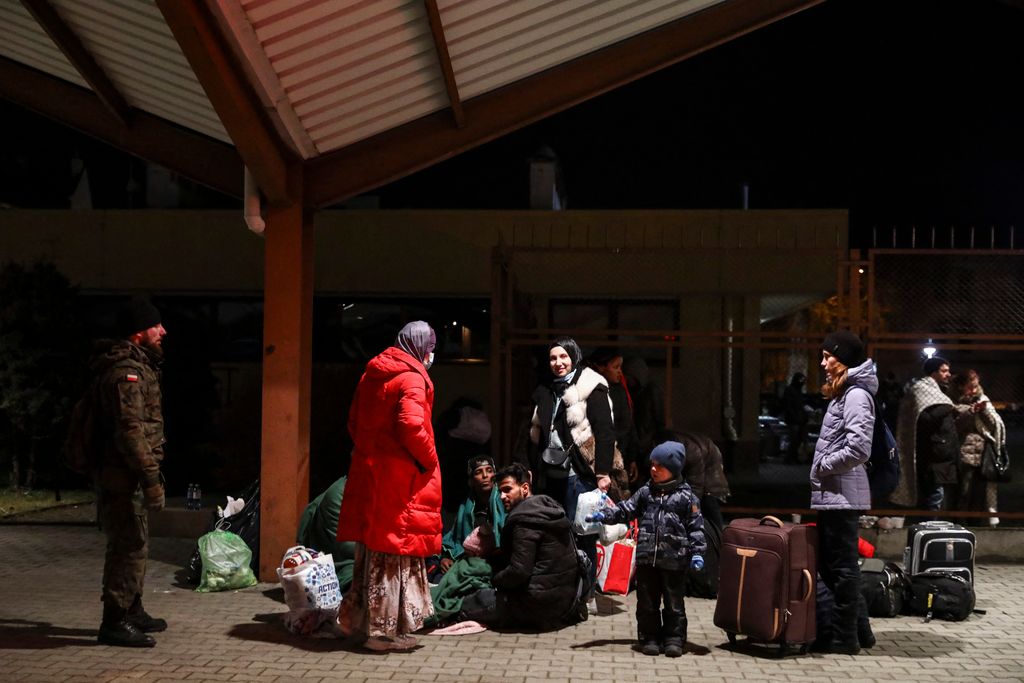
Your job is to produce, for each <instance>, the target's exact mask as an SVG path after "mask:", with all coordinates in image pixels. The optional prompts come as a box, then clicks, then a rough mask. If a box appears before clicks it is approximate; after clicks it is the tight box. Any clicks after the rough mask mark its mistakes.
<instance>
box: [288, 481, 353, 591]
mask: <svg viewBox="0 0 1024 683" xmlns="http://www.w3.org/2000/svg"><path fill="white" fill-rule="evenodd" d="M346 480H347V477H342V478H341V479H339V480H338V481H336V482H334V483H333V484H332V485H331V487H330V488H329V489H327V490H326V491H324V492H323V493H321V494H320V495H319V496H317V497H316V498H314V499H313V500H312V501H311V502H310V504H309V505H307V506H306V509H305V510H304V511H303V513H302V517H301V519H299V532H298V534H296V537H295V542H296V543H298V544H299V545H304V546H306V547H307V548H313V549H314V550H317V551H319V552H321V553H330V554H331V556H332V557H333V558H334V573H335V574H337V575H338V585H339V587H340V588H341V592H342V593H344V592H345V591H347V590H348V588H349V586H350V585H351V584H352V564H353V562H354V559H355V555H356V544H355V543H352V542H351V541H346V542H344V543H342V542H340V541H338V540H337V536H338V513H339V512H340V511H341V499H342V498H343V497H344V495H345V482H346Z"/></svg>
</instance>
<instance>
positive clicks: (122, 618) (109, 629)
mask: <svg viewBox="0 0 1024 683" xmlns="http://www.w3.org/2000/svg"><path fill="white" fill-rule="evenodd" d="M97 640H98V641H99V642H100V643H101V644H103V645H114V646H116V647H153V646H154V645H156V641H155V640H153V638H152V637H150V636H148V635H146V634H145V633H143V632H142V631H140V630H139V628H138V627H137V626H135V624H132V623H131V622H130V621H128V610H126V609H124V608H121V607H119V606H117V605H115V604H113V603H106V602H105V603H103V622H102V623H101V624H100V632H99V636H98V637H97Z"/></svg>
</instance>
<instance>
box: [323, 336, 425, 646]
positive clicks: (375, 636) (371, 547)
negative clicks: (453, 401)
mask: <svg viewBox="0 0 1024 683" xmlns="http://www.w3.org/2000/svg"><path fill="white" fill-rule="evenodd" d="M435 344H436V337H435V336H434V330H433V329H431V327H430V325H428V324H427V323H425V322H423V321H422V320H418V321H416V322H411V323H409V324H408V325H406V326H405V327H403V328H402V330H401V332H399V333H398V339H397V340H396V341H395V344H394V346H391V347H389V348H387V349H385V350H384V351H383V352H381V353H380V354H379V355H378V356H377V357H376V358H374V359H372V360H371V361H370V362H369V363H367V364H366V372H364V373H363V376H362V378H361V379H360V380H359V386H358V387H356V393H355V397H354V398H353V399H352V408H351V411H350V412H349V416H348V430H349V433H350V434H351V435H352V442H353V451H352V467H351V469H350V470H349V475H348V483H347V485H346V488H345V497H344V498H343V499H342V502H341V512H340V513H339V515H338V540H339V541H354V542H355V543H356V554H355V563H354V565H353V574H352V588H351V589H350V590H349V592H348V594H347V595H346V596H345V599H344V600H343V601H342V603H341V611H340V613H339V615H338V622H339V625H340V626H341V629H342V631H343V632H344V633H345V634H346V635H347V636H355V637H366V638H367V639H366V643H365V646H366V647H367V648H368V649H371V650H377V651H383V650H409V649H412V648H413V647H415V646H416V639H415V638H414V637H413V636H411V635H409V634H411V633H412V632H414V631H418V630H419V629H421V628H422V627H423V621H424V619H426V618H427V617H429V616H431V615H432V614H433V613H434V608H433V604H432V602H431V599H430V586H429V584H428V582H427V573H426V568H425V566H424V563H423V558H425V557H429V556H431V555H436V554H438V553H440V552H441V472H440V467H439V465H438V460H437V450H436V448H435V446H434V430H433V427H432V425H431V421H430V417H431V410H432V408H433V405H434V383H433V382H431V381H430V376H429V375H428V374H427V370H428V369H429V368H430V366H431V364H432V363H433V360H434V345H435Z"/></svg>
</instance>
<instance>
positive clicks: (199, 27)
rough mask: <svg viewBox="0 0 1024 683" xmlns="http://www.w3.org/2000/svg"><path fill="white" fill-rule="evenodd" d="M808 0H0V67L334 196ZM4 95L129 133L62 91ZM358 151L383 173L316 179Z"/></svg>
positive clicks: (259, 172) (125, 120)
mask: <svg viewBox="0 0 1024 683" xmlns="http://www.w3.org/2000/svg"><path fill="white" fill-rule="evenodd" d="M818 1H819V0H20V1H19V0H0V55H2V56H3V57H6V58H7V60H10V62H4V63H2V64H0V68H2V69H4V70H5V71H6V72H7V73H8V74H12V76H11V77H10V78H17V79H20V80H26V79H33V78H35V76H34V75H33V73H29V72H27V71H25V70H24V69H23V68H21V67H26V66H27V67H31V68H32V69H35V70H38V71H41V72H43V73H45V74H46V75H48V76H49V77H52V78H55V79H61V81H65V82H67V83H70V84H73V85H74V86H78V87H86V88H91V89H92V90H93V91H94V92H95V93H96V95H97V96H98V97H99V98H100V100H101V101H102V103H103V104H104V105H105V106H106V107H107V109H109V110H110V111H111V113H112V114H113V115H114V117H115V118H116V119H117V120H118V121H119V122H120V123H121V124H122V125H123V126H125V127H127V128H128V129H131V127H132V125H133V123H132V119H134V118H136V113H137V112H145V113H148V114H150V115H154V116H155V117H159V118H161V119H164V120H166V121H169V122H171V123H173V124H177V126H180V127H182V128H184V129H187V130H189V131H194V132H196V133H199V134H201V135H202V136H208V137H209V138H213V139H214V140H219V141H223V142H231V143H233V145H234V147H235V148H236V150H237V154H238V156H240V157H241V160H242V162H244V163H245V165H246V166H247V167H249V168H250V169H251V170H252V171H253V174H254V176H255V177H256V180H257V182H258V183H259V185H260V187H261V189H262V190H263V191H264V193H265V194H266V195H267V196H268V197H269V198H270V199H271V200H272V201H283V200H286V199H287V197H288V196H289V195H290V193H291V190H288V189H286V185H287V183H286V182H284V180H282V178H283V176H284V174H286V173H287V172H288V171H287V169H288V168H289V167H290V166H291V165H293V164H294V161H293V160H294V159H297V160H299V161H300V162H302V161H304V163H305V165H306V166H307V168H306V176H307V180H306V185H307V187H310V186H311V187H312V188H313V190H314V191H313V192H312V193H311V194H312V201H313V202H314V203H326V202H328V201H331V200H333V199H339V198H342V197H343V196H345V195H346V194H352V193H354V192H358V191H364V190H365V189H367V184H368V183H369V184H372V183H378V184H379V183H380V182H386V181H387V180H390V179H393V178H394V177H400V176H401V175H404V174H405V173H408V172H411V171H412V170H415V169H416V168H421V167H423V166H424V165H427V164H429V163H433V162H434V161H437V160H438V159H440V158H444V157H446V156H450V155H451V154H452V153H457V152H458V151H461V150H462V149H466V148H468V147H471V146H473V145H475V144H480V143H481V142H483V141H485V140H487V139H491V138H493V137H496V136H497V135H500V134H503V133H504V132H508V131H509V130H512V129H514V128H516V127H518V126H521V125H524V124H525V123H528V122H530V121H533V120H536V119H537V118H540V117H543V116H546V115H549V114H551V113H554V112H555V111H558V110H560V109H564V108H565V107H567V106H571V105H572V104H575V103H576V102H579V101H582V100H584V99H586V98H588V97H592V96H594V95H596V94H599V93H601V92H604V91H606V90H608V89H610V88H613V87H617V86H618V85H621V84H622V83H625V82H628V81H630V80H633V79H635V78H638V77H640V76H642V75H644V74H645V73H649V72H650V71H652V70H654V69H656V68H661V67H663V66H666V65H667V64H671V63H673V62H675V61H678V60H679V59H683V58H685V57H686V56H689V55H690V54H695V53H696V52H699V51H701V50H703V49H707V48H708V47H710V46H713V45H715V44H718V43H720V42H723V41H724V40H728V39H731V38H732V37H735V36H736V35H741V34H743V33H745V32H747V31H750V30H754V29H756V28H758V27H759V26H762V25H764V24H766V23H769V22H771V21H775V20H777V19H779V18H781V17H784V16H787V15H789V14H791V13H793V12H795V11H799V10H801V9H803V8H805V7H808V6H810V5H813V4H816V3H817V2H818ZM558 70H562V73H561V74H559V73H558ZM0 75H3V74H0ZM560 75H561V76H564V77H565V81H564V82H562V83H559V81H558V78H559V76H560ZM40 83H42V82H40ZM54 92H58V91H56V90H55V91H54ZM0 95H5V96H7V97H8V98H10V99H13V100H14V101H16V102H18V101H22V102H23V103H24V104H25V105H26V106H32V107H33V108H37V109H43V110H46V111H44V113H48V114H49V115H51V116H53V117H55V118H58V119H62V120H65V121H66V122H69V123H71V124H72V125H77V126H78V127H81V128H84V129H86V130H93V131H94V132H95V131H100V130H101V129H102V131H105V132H96V133H95V134H97V135H100V136H101V137H103V136H105V137H107V138H110V137H114V138H117V140H114V141H115V143H118V141H121V142H120V144H122V145H123V144H124V143H123V140H121V139H122V138H123V137H124V136H123V135H113V134H111V133H110V132H109V130H108V128H105V127H104V126H105V124H103V123H99V122H95V121H86V122H83V121H82V120H81V114H79V115H77V116H78V118H77V119H76V118H75V117H76V114H74V113H71V112H68V111H66V109H67V108H66V107H62V102H60V101H54V100H57V99H59V98H60V96H59V95H51V94H49V93H47V94H45V95H39V94H38V93H36V92H30V87H29V86H27V85H25V84H20V86H19V85H16V84H7V85H6V86H2V87H0ZM75 96H76V97H77V95H75ZM133 112H135V113H133ZM438 116H441V118H440V119H439V118H438ZM410 126H412V128H410ZM417 134H418V137H417ZM180 139H181V141H182V142H181V144H184V141H185V140H186V138H180ZM410 139H412V140H420V142H418V143H417V144H416V145H415V147H416V149H412V150H410V149H409V147H410V145H409V140H410ZM427 139H429V140H430V141H429V142H427V141H424V140H427ZM363 143H366V144H363ZM367 145H369V147H367ZM398 145H402V146H403V150H401V151H404V152H406V153H407V157H408V158H407V160H403V159H401V158H400V150H399V149H398V147H397V146H398ZM212 149H216V148H212ZM203 153H204V154H209V152H208V151H207V152H203ZM227 153H230V151H228V152H227ZM179 156H181V155H180V154H179ZM186 156H187V155H186ZM355 159H358V161H359V164H360V166H359V167H358V168H359V172H360V173H362V172H363V171H364V170H365V168H366V166H367V161H369V162H370V163H369V165H370V166H371V167H373V168H374V169H375V173H371V174H369V175H368V176H367V178H366V179H362V180H352V179H349V180H348V181H347V182H336V181H337V179H338V178H339V177H340V176H341V175H344V169H332V173H329V174H326V176H327V177H328V180H327V181H324V180H323V179H317V180H311V179H310V174H311V173H312V172H316V173H320V172H321V171H322V170H323V169H324V168H325V166H324V164H325V163H327V161H330V160H336V161H335V162H334V163H336V164H342V165H343V164H345V163H349V162H351V161H353V160H355ZM325 160H327V161H325ZM154 161H158V162H159V161H161V159H154ZM314 162H315V163H314ZM374 162H378V163H374ZM186 165H187V164H186ZM176 170H179V171H182V172H185V173H186V174H187V169H186V170H182V169H176ZM348 175H349V176H351V175H352V170H351V168H350V169H348ZM331 183H333V184H334V185H337V188H336V189H333V190H332V185H331ZM232 186H233V187H234V186H235V185H234V184H233V185H232ZM221 189H224V188H221Z"/></svg>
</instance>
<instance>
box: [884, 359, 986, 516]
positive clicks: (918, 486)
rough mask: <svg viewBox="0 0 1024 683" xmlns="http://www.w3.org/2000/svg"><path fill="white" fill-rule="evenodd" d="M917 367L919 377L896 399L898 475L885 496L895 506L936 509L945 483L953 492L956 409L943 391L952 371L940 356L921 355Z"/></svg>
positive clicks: (956, 454) (956, 453) (956, 456)
mask: <svg viewBox="0 0 1024 683" xmlns="http://www.w3.org/2000/svg"><path fill="white" fill-rule="evenodd" d="M922 370H923V371H924V377H921V378H919V379H918V380H916V381H914V382H911V383H910V384H908V385H907V389H906V392H905V393H904V396H903V401H902V402H901V403H900V419H899V422H898V423H897V427H896V441H897V444H898V445H899V449H900V471H901V472H902V475H901V476H900V482H899V484H898V485H897V486H896V490H895V491H893V493H892V495H891V496H889V499H890V500H891V501H892V502H893V503H895V504H896V505H903V506H906V507H912V506H915V505H916V506H917V507H918V508H920V509H922V510H941V509H943V501H944V500H946V498H947V496H946V491H947V488H949V489H951V493H953V495H955V493H956V491H955V488H956V483H957V472H956V463H957V460H959V456H960V448H959V440H958V439H957V435H956V422H955V416H956V414H957V411H956V407H955V406H954V404H953V401H952V399H950V397H949V396H948V395H947V394H946V391H947V390H948V389H949V380H950V378H951V376H952V374H951V373H950V369H949V361H948V360H946V359H945V358H942V357H941V356H933V357H931V358H929V359H927V360H926V361H925V362H924V365H923V366H922ZM965 410H970V408H966V407H965ZM950 497H953V496H950Z"/></svg>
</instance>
